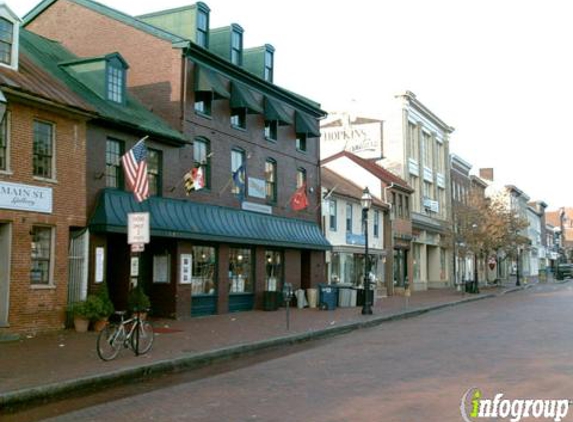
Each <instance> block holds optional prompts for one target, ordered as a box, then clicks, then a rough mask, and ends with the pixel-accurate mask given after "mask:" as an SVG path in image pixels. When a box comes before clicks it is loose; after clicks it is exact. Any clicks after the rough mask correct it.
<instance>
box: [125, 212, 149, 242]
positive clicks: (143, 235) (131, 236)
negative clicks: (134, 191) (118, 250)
mask: <svg viewBox="0 0 573 422" xmlns="http://www.w3.org/2000/svg"><path fill="white" fill-rule="evenodd" d="M127 243H128V244H129V245H132V244H134V243H149V213H148V212H130V213H128V214H127Z"/></svg>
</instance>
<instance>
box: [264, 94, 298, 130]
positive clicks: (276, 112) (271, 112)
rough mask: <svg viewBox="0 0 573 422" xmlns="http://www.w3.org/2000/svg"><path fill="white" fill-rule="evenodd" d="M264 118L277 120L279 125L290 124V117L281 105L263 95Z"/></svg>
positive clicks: (291, 121)
mask: <svg viewBox="0 0 573 422" xmlns="http://www.w3.org/2000/svg"><path fill="white" fill-rule="evenodd" d="M265 120H278V122H279V124H280V125H292V124H293V123H294V122H293V120H292V117H291V116H290V114H289V113H288V112H287V110H286V109H285V108H284V107H283V105H282V104H281V103H280V102H278V101H275V100H271V99H270V98H269V97H265Z"/></svg>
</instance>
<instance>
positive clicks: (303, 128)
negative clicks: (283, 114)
mask: <svg viewBox="0 0 573 422" xmlns="http://www.w3.org/2000/svg"><path fill="white" fill-rule="evenodd" d="M295 130H296V133H304V134H305V135H307V136H309V137H311V138H319V137H320V129H319V127H318V120H316V119H315V118H313V117H311V116H309V115H308V114H306V113H303V112H301V111H297V112H296V116H295Z"/></svg>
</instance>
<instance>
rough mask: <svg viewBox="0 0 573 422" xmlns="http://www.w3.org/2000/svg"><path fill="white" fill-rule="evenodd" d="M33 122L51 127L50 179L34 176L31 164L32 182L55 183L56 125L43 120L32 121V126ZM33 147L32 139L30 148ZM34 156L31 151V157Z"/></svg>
mask: <svg viewBox="0 0 573 422" xmlns="http://www.w3.org/2000/svg"><path fill="white" fill-rule="evenodd" d="M35 122H39V123H44V124H47V125H50V126H52V164H51V165H52V174H51V175H50V177H43V176H36V175H35V174H34V168H33V163H32V175H33V178H34V180H42V181H48V182H56V181H57V177H56V175H57V172H56V161H57V160H56V152H57V147H56V124H55V123H54V122H50V121H48V120H43V119H34V120H33V122H32V124H34V123H35ZM32 136H34V127H33V126H32ZM33 145H34V139H33V138H32V148H33ZM33 156H34V151H32V157H33Z"/></svg>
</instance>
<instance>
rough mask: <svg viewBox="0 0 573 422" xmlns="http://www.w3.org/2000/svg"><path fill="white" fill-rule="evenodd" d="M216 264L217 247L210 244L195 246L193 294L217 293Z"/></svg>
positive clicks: (192, 279)
mask: <svg viewBox="0 0 573 422" xmlns="http://www.w3.org/2000/svg"><path fill="white" fill-rule="evenodd" d="M215 265H216V255H215V248H212V247H209V246H194V247H193V270H192V278H191V294H192V295H215V294H217V283H216V278H215Z"/></svg>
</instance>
